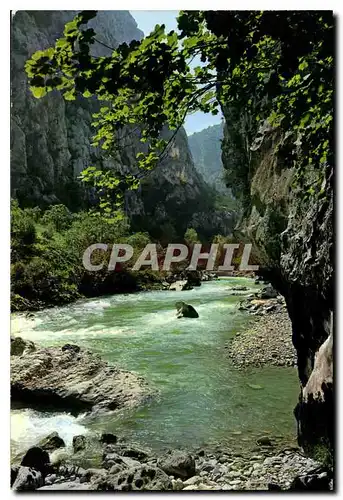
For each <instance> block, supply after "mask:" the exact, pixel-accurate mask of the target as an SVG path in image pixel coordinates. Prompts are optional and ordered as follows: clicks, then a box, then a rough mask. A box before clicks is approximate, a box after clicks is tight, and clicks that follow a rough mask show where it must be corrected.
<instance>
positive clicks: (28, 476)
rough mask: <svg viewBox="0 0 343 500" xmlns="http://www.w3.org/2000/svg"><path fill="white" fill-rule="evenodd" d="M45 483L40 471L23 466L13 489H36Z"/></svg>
mask: <svg viewBox="0 0 343 500" xmlns="http://www.w3.org/2000/svg"><path fill="white" fill-rule="evenodd" d="M43 484H44V479H43V476H42V473H41V472H40V471H38V470H35V469H33V468H32V467H25V466H22V467H20V468H19V470H18V473H17V477H16V479H15V481H14V483H13V486H12V489H13V490H14V491H34V490H36V489H37V488H39V487H40V486H43Z"/></svg>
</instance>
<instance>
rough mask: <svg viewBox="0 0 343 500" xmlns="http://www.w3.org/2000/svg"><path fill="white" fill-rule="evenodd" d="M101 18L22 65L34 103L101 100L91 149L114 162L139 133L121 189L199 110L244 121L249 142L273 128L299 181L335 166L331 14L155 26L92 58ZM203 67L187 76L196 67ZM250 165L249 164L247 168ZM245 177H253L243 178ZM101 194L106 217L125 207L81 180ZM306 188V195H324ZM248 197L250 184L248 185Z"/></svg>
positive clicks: (104, 178) (104, 184)
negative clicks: (128, 136)
mask: <svg viewBox="0 0 343 500" xmlns="http://www.w3.org/2000/svg"><path fill="white" fill-rule="evenodd" d="M95 15H96V13H95V11H83V12H81V13H80V14H79V15H78V16H76V18H75V19H74V20H73V21H72V22H70V23H68V24H66V26H65V30H64V37H63V38H61V39H59V40H57V41H56V44H55V46H54V47H50V48H49V49H47V50H45V51H39V52H36V53H35V54H34V55H33V56H32V58H31V59H30V60H29V61H28V62H27V63H26V71H27V74H28V76H29V78H30V85H31V89H32V92H33V94H34V95H35V96H36V97H38V98H39V97H43V96H44V95H45V94H46V93H47V92H50V91H52V90H54V89H57V90H59V91H61V92H62V94H63V96H64V98H65V99H68V100H69V99H75V97H76V95H77V94H82V95H83V96H84V97H88V98H91V97H93V96H96V97H97V98H98V99H99V100H100V101H103V103H104V106H103V107H102V108H101V110H100V113H98V114H97V115H96V116H95V117H94V126H95V128H96V133H95V136H94V144H95V145H99V146H101V147H102V148H103V149H104V150H106V151H107V152H108V154H109V155H111V154H112V155H113V154H114V151H115V149H116V148H117V147H118V134H117V133H118V131H120V130H122V129H123V128H124V127H125V126H127V125H129V126H134V125H135V126H137V125H138V126H139V127H140V130H141V141H142V142H143V143H147V144H148V149H147V152H146V153H142V152H140V153H138V154H137V166H138V169H139V172H140V173H138V174H137V175H135V176H132V178H127V179H125V182H124V184H125V186H124V188H129V189H130V188H135V187H137V185H138V181H139V179H140V178H141V177H142V176H144V172H146V171H149V170H151V169H152V168H155V167H156V165H157V163H158V161H159V160H161V159H163V157H164V155H165V154H166V153H167V152H168V148H169V147H170V145H171V144H172V142H173V138H172V139H171V140H170V141H168V142H167V141H165V140H162V139H161V138H160V133H161V130H162V128H163V125H164V124H166V123H167V124H168V126H169V127H170V128H171V129H172V130H174V131H175V133H176V132H177V130H178V129H179V127H180V126H181V125H182V123H183V121H184V119H185V117H186V115H187V114H188V113H192V112H194V111H197V110H201V111H203V112H207V113H212V114H214V115H215V114H218V112H219V108H220V106H222V107H228V108H230V109H233V110H236V112H237V113H239V114H240V115H241V116H244V117H245V122H246V123H248V126H247V127H245V134H246V142H247V143H248V144H249V143H251V139H252V138H253V137H254V135H255V134H256V130H257V128H258V124H259V123H260V122H262V121H263V120H265V119H269V120H270V122H271V123H272V124H274V125H278V126H281V127H282V128H283V129H284V130H285V131H286V132H287V137H286V141H285V143H284V148H283V149H284V151H283V155H284V158H285V161H286V162H289V163H290V164H295V163H296V164H297V167H298V181H299V183H300V184H301V183H302V172H303V170H304V167H305V166H307V165H308V164H314V165H315V166H316V167H318V166H319V165H323V164H324V165H326V164H329V165H330V164H331V165H332V162H333V62H334V60H333V47H334V41H333V31H334V25H333V15H332V12H330V11H280V12H279V11H265V12H263V11H262V12H259V11H237V12H236V11H188V12H187V11H181V12H180V15H179V17H178V20H177V21H178V29H179V30H180V34H177V33H176V32H174V31H170V32H166V31H165V26H164V25H161V26H160V25H157V26H156V27H155V29H154V30H153V32H152V33H150V35H148V36H146V37H145V38H144V39H143V40H142V41H132V42H131V43H130V44H126V43H123V44H121V45H119V46H118V47H116V48H115V49H114V50H113V52H112V54H111V55H110V56H108V57H98V58H95V57H93V56H92V55H91V45H92V44H93V43H95V33H94V31H93V30H92V29H89V28H87V27H86V25H87V22H88V21H89V19H91V18H92V17H94V16H95ZM195 58H197V59H199V58H200V60H201V62H202V66H195V67H192V66H191V62H192V61H193V60H194V59H195ZM242 161H244V162H246V165H249V154H248V153H247V157H246V158H245V157H244V158H242ZM248 176H249V169H248V167H247V171H245V172H244V178H247V177H248ZM83 179H84V180H85V181H87V182H93V183H94V185H96V186H97V187H98V188H99V190H100V193H101V196H102V200H101V203H102V204H104V206H103V208H104V209H105V210H108V213H109V212H110V211H111V209H112V208H113V202H114V207H116V206H118V205H119V204H120V203H121V202H122V198H123V192H122V190H120V189H119V183H120V179H118V178H117V177H115V176H114V174H111V173H109V172H105V173H101V172H99V171H98V170H96V169H95V168H94V167H91V170H89V169H88V170H87V172H86V173H84V174H83ZM319 184H320V181H318V182H317V184H316V185H314V186H310V188H309V195H311V194H313V193H315V192H318V191H319V192H320V190H321V189H322V188H321V186H320V185H319ZM242 187H243V188H244V187H245V185H244V182H243V183H242Z"/></svg>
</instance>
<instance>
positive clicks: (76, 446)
mask: <svg viewBox="0 0 343 500" xmlns="http://www.w3.org/2000/svg"><path fill="white" fill-rule="evenodd" d="M86 446H87V438H86V436H84V435H83V434H80V435H78V436H74V437H73V450H74V453H78V452H79V451H82V450H84V449H85V448H86Z"/></svg>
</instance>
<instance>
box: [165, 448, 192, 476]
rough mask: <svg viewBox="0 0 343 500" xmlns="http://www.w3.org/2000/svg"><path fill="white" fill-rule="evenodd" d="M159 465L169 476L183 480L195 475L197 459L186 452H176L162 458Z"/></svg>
mask: <svg viewBox="0 0 343 500" xmlns="http://www.w3.org/2000/svg"><path fill="white" fill-rule="evenodd" d="M157 465H158V467H160V468H161V469H162V470H163V471H164V472H165V473H166V474H168V476H174V477H179V478H180V479H183V480H185V479H188V478H190V477H192V476H194V475H195V459H194V457H193V456H192V455H191V454H190V453H187V452H184V451H174V452H172V453H170V454H168V455H165V456H163V457H161V458H160V459H159V460H158V462H157Z"/></svg>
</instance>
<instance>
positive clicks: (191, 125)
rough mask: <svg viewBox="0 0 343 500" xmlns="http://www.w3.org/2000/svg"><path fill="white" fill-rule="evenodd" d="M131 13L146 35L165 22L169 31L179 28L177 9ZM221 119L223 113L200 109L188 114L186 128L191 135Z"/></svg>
mask: <svg viewBox="0 0 343 500" xmlns="http://www.w3.org/2000/svg"><path fill="white" fill-rule="evenodd" d="M130 13H131V15H132V16H133V17H134V18H135V20H136V23H137V24H138V28H139V29H141V30H142V31H143V32H144V34H145V35H148V34H149V33H150V32H151V31H152V30H153V29H154V27H155V26H156V24H165V26H166V30H167V31H171V30H176V29H177V24H176V17H177V15H178V11H177V10H131V11H130ZM220 121H221V115H217V116H212V115H210V114H205V113H201V112H200V111H198V112H197V113H194V114H192V115H188V116H187V118H186V121H185V129H186V131H187V134H188V135H190V134H193V133H194V132H199V131H200V130H203V129H204V128H207V127H209V126H210V125H216V124H217V123H220Z"/></svg>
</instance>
